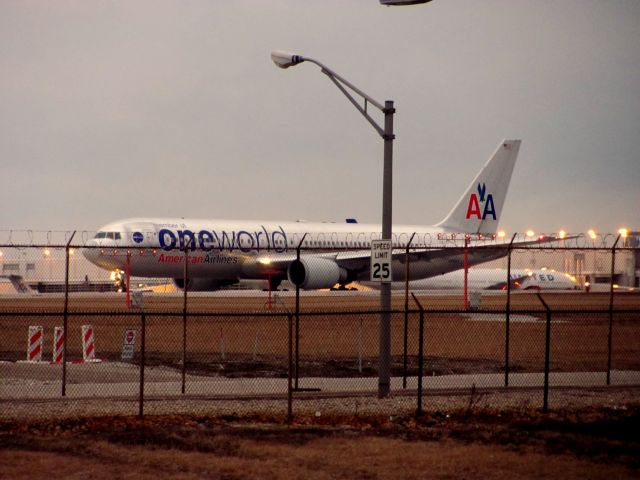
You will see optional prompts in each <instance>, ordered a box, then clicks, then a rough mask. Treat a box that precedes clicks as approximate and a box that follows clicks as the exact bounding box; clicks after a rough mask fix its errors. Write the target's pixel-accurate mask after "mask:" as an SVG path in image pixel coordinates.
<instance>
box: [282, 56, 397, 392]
mask: <svg viewBox="0 0 640 480" xmlns="http://www.w3.org/2000/svg"><path fill="white" fill-rule="evenodd" d="M271 59H272V60H273V62H274V63H275V64H276V65H277V66H278V67H280V68H289V67H291V66H294V65H297V64H299V63H302V62H305V61H306V62H310V63H314V64H316V65H317V66H319V67H320V69H321V71H322V73H324V74H325V75H327V76H328V77H329V79H330V80H331V81H332V82H333V83H334V84H335V86H336V87H338V89H339V90H340V91H341V92H342V93H343V94H344V95H345V96H346V97H347V98H348V99H349V101H350V102H351V103H352V104H353V106H354V107H356V109H357V110H358V111H359V112H360V113H361V114H362V116H364V118H366V119H367V121H368V122H369V123H370V124H371V126H372V127H373V128H374V129H375V130H376V132H378V134H379V135H380V136H381V137H382V139H383V140H384V167H383V179H382V240H387V241H389V242H391V212H392V204H391V194H392V172H393V139H394V138H395V135H394V134H393V114H394V113H395V108H394V107H393V101H392V100H387V101H385V102H384V105H382V104H381V103H379V102H377V101H376V100H374V99H373V98H371V97H370V96H369V95H367V94H366V93H364V92H363V91H362V90H360V89H359V88H357V87H355V86H354V85H353V84H351V83H350V82H349V81H347V80H345V79H344V78H342V77H341V76H340V75H338V74H337V73H335V72H334V71H333V70H331V69H329V68H328V67H326V66H325V65H323V64H322V63H320V62H318V61H317V60H314V59H312V58H307V57H303V56H301V55H293V54H291V53H287V52H283V51H279V50H276V51H274V52H272V53H271ZM350 92H353V93H355V94H356V95H358V96H359V97H361V98H362V100H364V105H363V106H362V105H360V103H359V102H358V101H357V100H356V99H355V98H354V96H353V95H352V93H350ZM369 104H371V105H373V106H374V107H376V108H377V109H378V110H380V111H381V112H382V113H383V114H384V127H381V126H380V125H378V123H377V122H376V121H375V120H374V119H373V118H372V117H371V116H370V115H369V112H368V105H369ZM390 282H391V279H389V281H388V282H383V283H382V284H381V285H380V287H381V288H380V345H379V356H378V397H379V398H384V397H387V396H388V395H389V392H390V387H391V313H390V311H391V283H390Z"/></svg>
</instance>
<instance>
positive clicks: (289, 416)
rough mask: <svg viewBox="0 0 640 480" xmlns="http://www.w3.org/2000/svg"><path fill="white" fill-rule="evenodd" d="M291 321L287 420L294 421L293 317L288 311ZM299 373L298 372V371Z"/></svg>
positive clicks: (288, 317)
mask: <svg viewBox="0 0 640 480" xmlns="http://www.w3.org/2000/svg"><path fill="white" fill-rule="evenodd" d="M287 319H288V322H289V355H288V356H289V369H288V371H287V422H288V423H291V422H292V421H293V385H292V383H293V382H292V380H293V318H292V316H291V314H290V313H287ZM296 373H297V372H296Z"/></svg>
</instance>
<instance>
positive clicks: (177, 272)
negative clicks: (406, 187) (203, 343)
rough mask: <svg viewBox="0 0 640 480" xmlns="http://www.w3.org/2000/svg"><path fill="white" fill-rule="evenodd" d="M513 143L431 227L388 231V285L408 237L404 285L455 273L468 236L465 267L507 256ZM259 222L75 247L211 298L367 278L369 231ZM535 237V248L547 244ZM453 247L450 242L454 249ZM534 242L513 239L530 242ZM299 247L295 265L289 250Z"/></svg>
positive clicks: (171, 227) (114, 233)
mask: <svg viewBox="0 0 640 480" xmlns="http://www.w3.org/2000/svg"><path fill="white" fill-rule="evenodd" d="M520 144H521V140H503V141H502V142H500V144H499V145H498V147H497V149H496V150H495V152H494V153H493V155H492V156H491V157H490V158H489V160H488V161H487V162H486V163H485V165H484V166H483V167H482V169H481V170H480V172H479V173H478V174H477V175H476V177H475V178H474V179H473V181H472V182H471V184H470V185H469V187H468V188H467V190H466V191H465V192H464V194H463V195H462V197H460V200H459V201H458V202H457V203H456V204H455V206H454V207H453V208H452V210H451V211H450V213H449V214H448V215H447V216H446V217H445V218H444V219H443V220H442V221H441V222H439V223H437V224H436V225H432V226H419V225H396V226H394V227H393V229H392V231H393V238H392V245H393V248H394V250H393V253H392V265H391V269H392V278H393V279H394V280H404V276H405V264H406V261H407V258H406V253H405V247H406V246H407V243H408V242H409V240H410V237H411V235H412V234H415V235H414V239H413V241H412V243H411V246H412V247H414V246H415V247H416V249H412V251H411V252H410V255H409V259H408V260H409V261H410V262H411V275H410V277H411V278H410V279H420V278H428V277H431V276H435V275H441V274H443V273H447V272H450V271H453V270H458V269H460V268H462V267H463V262H464V251H463V249H462V248H434V247H433V245H434V242H436V241H438V242H440V243H441V244H447V243H448V244H449V247H451V245H459V240H461V239H463V238H466V239H468V245H469V246H470V247H473V248H469V250H468V255H467V262H468V265H469V266H473V265H476V264H479V263H483V262H487V261H490V260H495V259H496V258H501V257H504V256H506V255H507V248H506V244H504V243H502V244H500V243H498V242H497V241H496V240H495V238H496V230H497V226H498V222H499V219H500V214H501V213H502V209H503V206H504V202H505V198H506V194H507V189H508V186H509V182H510V180H511V174H512V172H513V167H514V165H515V161H516V158H517V156H518V152H519V149H520ZM353 222H354V221H353V220H350V221H348V223H347V222H345V223H307V222H265V221H241V220H205V219H199V220H198V219H182V218H137V219H127V220H121V221H118V222H114V223H110V224H108V225H104V226H103V227H101V228H100V229H99V231H98V233H97V234H96V235H95V237H94V238H93V239H90V240H88V241H87V244H86V247H87V248H84V249H83V254H84V255H85V257H86V258H87V259H88V260H89V261H91V262H92V263H94V264H95V265H97V266H99V267H101V268H104V269H107V270H111V271H113V270H120V271H126V272H127V273H128V274H129V275H131V276H136V277H155V278H159V277H160V278H172V279H173V281H174V283H175V284H176V286H177V287H179V288H184V287H185V281H184V279H185V263H186V264H187V265H186V266H187V267H188V274H187V279H188V280H187V282H188V283H187V285H186V287H187V288H188V290H191V291H211V290H216V289H219V288H221V287H223V286H227V285H232V284H235V283H237V282H239V281H241V280H247V279H248V280H265V279H266V280H268V281H269V284H270V288H271V289H275V288H276V287H277V286H278V285H279V284H280V282H282V281H283V280H285V279H288V280H289V281H290V282H291V283H292V284H293V285H296V286H299V287H300V288H301V289H305V290H314V289H323V288H330V287H332V286H334V285H336V284H337V285H340V286H341V287H344V286H345V285H347V284H349V283H351V282H353V281H358V280H369V279H370V265H371V251H370V250H368V249H370V248H371V240H374V239H380V238H381V228H380V225H378V224H360V223H353ZM550 240H551V239H545V240H544V241H550ZM456 242H457V243H456ZM537 242H538V240H535V241H528V242H520V243H519V245H522V243H537ZM297 247H300V248H301V251H302V253H301V255H300V259H299V260H298V259H297V258H296V248H297Z"/></svg>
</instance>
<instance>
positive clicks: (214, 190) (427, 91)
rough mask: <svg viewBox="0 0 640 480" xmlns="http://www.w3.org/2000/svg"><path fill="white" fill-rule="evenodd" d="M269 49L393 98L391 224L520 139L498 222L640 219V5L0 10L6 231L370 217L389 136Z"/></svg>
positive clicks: (123, 5)
mask: <svg viewBox="0 0 640 480" xmlns="http://www.w3.org/2000/svg"><path fill="white" fill-rule="evenodd" d="M274 49H284V50H289V51H293V52H296V53H300V54H302V55H305V56H308V57H312V58H315V59H317V60H319V61H321V62H323V63H325V64H326V65H328V66H330V67H331V68H333V69H334V70H335V71H337V72H339V73H340V74H342V75H343V76H344V77H346V78H348V79H349V80H350V81H352V82H353V83H354V84H355V85H357V86H359V87H360V88H361V89H362V90H364V91H365V92H367V93H368V94H370V95H371V96H372V97H374V98H376V99H379V100H380V101H384V100H387V99H392V100H394V101H395V103H396V108H397V113H396V118H395V131H396V138H397V139H396V142H395V150H394V212H393V215H394V223H414V224H432V223H436V222H438V221H440V220H441V219H442V217H444V216H445V215H446V214H447V213H448V211H449V210H450V209H451V207H452V206H453V204H454V203H455V202H456V201H457V200H458V198H459V197H460V195H461V194H462V192H463V191H464V189H465V188H466V187H467V185H468V184H469V182H470V181H471V180H472V178H473V177H474V176H475V174H476V173H477V171H478V170H479V168H480V167H481V166H482V164H483V163H484V162H485V161H486V160H487V158H488V157H489V156H490V154H491V153H492V152H493V150H494V149H495V148H496V147H497V145H498V143H499V142H500V141H501V140H502V139H503V138H522V140H523V143H522V148H521V150H520V156H519V158H518V162H517V163H516V167H515V171H514V174H513V178H512V182H511V187H510V191H509V195H508V197H507V203H506V206H505V209H504V212H503V215H502V221H501V226H502V227H503V228H504V229H506V230H507V231H508V232H515V231H524V230H526V229H527V228H533V229H535V230H536V231H544V232H548V233H550V232H554V231H558V230H559V229H560V228H564V229H566V230H568V231H572V232H584V231H586V230H587V229H589V228H596V229H597V230H599V231H615V230H617V229H618V228H620V227H621V226H630V227H633V228H640V2H638V1H637V0H628V1H622V0H621V1H607V2H602V1H598V0H563V1H561V2H559V1H540V0H536V1H534V0H531V1H524V0H502V1H498V0H483V1H481V2H480V1H472V0H434V1H433V2H432V3H429V4H427V5H421V6H413V7H403V8H389V7H382V6H380V5H379V4H378V1H377V0H349V1H346V0H305V1H300V0H281V1H275V0H270V1H265V0H255V1H243V0H233V1H231V0H229V1H222V0H220V1H213V0H208V1H178V0H176V1H158V0H153V1H142V0H137V1H134V2H130V1H124V0H123V1H86V0H78V1H66V0H56V1H55V2H50V1H45V0H41V1H25V0H17V1H12V0H0V72H1V74H0V166H1V170H0V172H1V173H0V202H1V203H2V208H1V209H0V230H8V229H32V230H49V229H53V230H61V229H80V230H81V229H90V230H94V229H97V228H98V227H99V226H101V225H102V224H105V223H108V222H111V221H114V220H117V219H122V218H127V217H137V216H177V217H196V218H235V219H263V220H296V219H306V220H336V221H342V220H343V219H344V218H346V217H356V218H357V219H358V220H359V221H360V222H380V215H381V203H382V200H381V186H382V151H383V148H382V141H381V139H380V138H379V137H378V136H377V134H376V132H375V131H374V130H373V129H372V128H371V126H370V125H369V124H368V123H367V122H366V121H365V120H364V119H363V118H362V117H361V116H360V114H359V113H358V112H357V111H356V110H355V109H354V108H353V106H352V105H351V104H349V102H348V101H347V100H346V99H345V98H344V97H343V96H342V94H341V93H340V92H339V91H338V90H337V89H336V87H335V86H334V85H333V84H332V83H331V82H330V81H329V80H328V79H327V78H326V77H325V76H324V75H322V74H321V73H320V71H319V69H318V68H317V67H315V66H314V65H312V64H303V65H299V66H297V67H296V68H293V69H289V70H280V69H277V68H275V66H274V65H273V63H272V62H271V59H270V57H269V55H270V52H271V51H272V50H274Z"/></svg>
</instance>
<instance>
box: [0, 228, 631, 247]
mask: <svg viewBox="0 0 640 480" xmlns="http://www.w3.org/2000/svg"><path fill="white" fill-rule="evenodd" d="M74 233H75V235H74ZM141 233H142V234H143V236H144V238H147V234H153V235H156V236H157V232H141ZM96 234H97V232H96V231H92V230H81V231H76V232H73V231H70V230H46V231H38V230H0V248H52V249H54V248H66V247H67V246H69V248H97V249H116V250H119V249H130V250H131V249H133V250H139V249H156V250H162V248H161V247H160V246H158V245H148V244H145V243H144V242H143V243H141V244H140V245H136V244H135V243H129V242H127V240H126V239H120V240H111V239H109V240H108V241H100V240H98V241H96V242H91V243H90V241H91V240H93V239H94V237H95V236H96ZM303 235H304V234H303V233H293V234H290V235H288V239H287V241H286V243H285V244H283V245H282V246H281V247H277V246H274V245H269V244H267V245H266V246H265V245H264V244H262V245H259V246H258V248H255V247H254V246H251V247H244V246H242V245H241V244H240V243H239V240H238V239H234V238H231V237H230V238H229V239H228V242H227V244H226V245H224V243H223V245H222V246H220V245H210V249H211V250H213V251H215V250H221V251H228V250H232V251H235V250H238V251H247V250H256V249H257V250H266V251H268V250H276V251H295V250H296V247H297V246H298V245H299V243H300V241H301V239H302V237H303ZM194 236H195V234H194ZM380 238H381V234H380V233H369V234H365V233H360V234H345V233H344V232H323V233H307V234H306V238H305V241H304V244H303V245H302V246H301V249H302V250H323V251H326V250H336V251H338V250H340V251H343V250H344V251H356V250H363V249H368V248H369V242H370V241H371V240H378V239H380ZM409 238H410V235H407V234H406V233H402V234H400V235H395V234H394V235H393V243H394V248H396V249H406V248H409V250H417V249H435V248H438V249H441V248H454V249H459V248H464V247H465V246H469V247H470V248H474V247H483V248H488V247H497V248H509V247H510V248H512V249H513V250H531V249H536V250H574V249H579V250H591V249H598V250H600V249H611V248H613V247H614V245H615V246H616V249H633V248H637V247H638V245H637V243H638V241H637V239H636V238H635V237H634V242H632V243H633V245H629V244H628V243H629V242H626V241H625V240H626V239H625V238H621V235H620V234H619V233H593V232H591V233H590V234H584V233H580V234H568V233H567V234H566V235H564V236H563V238H561V237H560V236H558V235H557V234H549V235H546V234H536V235H533V236H532V235H531V234H527V233H516V234H514V235H511V236H498V235H478V234H465V233H446V234H445V233H441V234H433V233H417V234H415V236H414V237H413V240H412V241H411V243H410V245H407V243H408V242H409ZM70 240H71V241H70ZM176 249H177V250H181V249H182V250H183V249H184V248H180V247H179V246H176ZM192 249H194V250H195V248H192Z"/></svg>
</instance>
